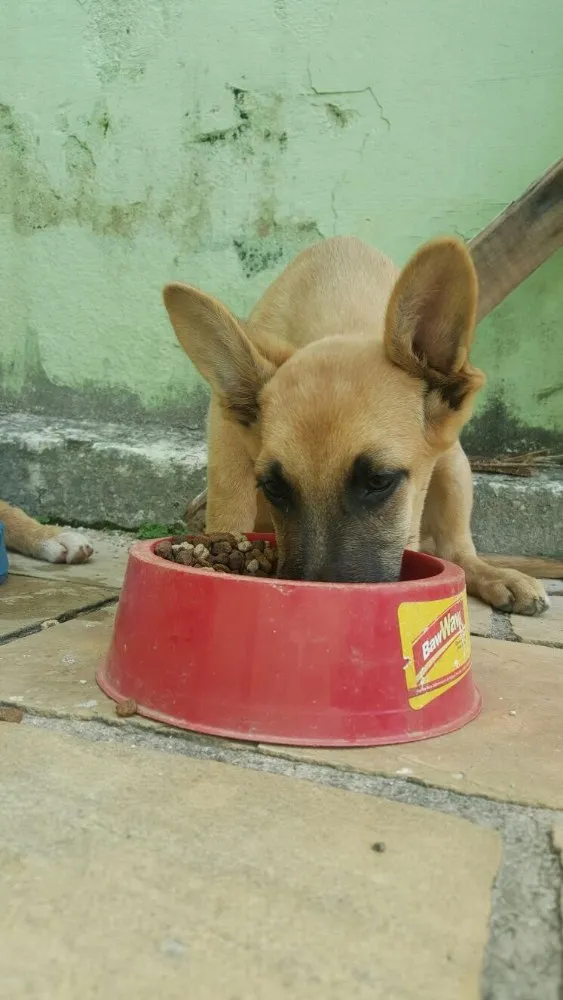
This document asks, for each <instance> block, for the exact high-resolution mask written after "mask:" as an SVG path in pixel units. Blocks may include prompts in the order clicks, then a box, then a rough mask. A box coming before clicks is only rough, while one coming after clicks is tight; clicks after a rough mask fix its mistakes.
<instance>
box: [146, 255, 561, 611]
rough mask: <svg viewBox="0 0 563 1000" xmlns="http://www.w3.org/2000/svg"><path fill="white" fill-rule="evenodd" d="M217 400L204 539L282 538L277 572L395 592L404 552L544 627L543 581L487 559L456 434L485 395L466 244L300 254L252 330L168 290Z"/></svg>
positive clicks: (189, 294) (263, 303)
mask: <svg viewBox="0 0 563 1000" xmlns="http://www.w3.org/2000/svg"><path fill="white" fill-rule="evenodd" d="M163 294H164V303H165V306H166V309H167V311H168V315H169V317H170V320H171V323H172V326H173V328H174V331H175V333H176V336H177V338H178V340H179V342H180V344H181V346H182V347H183V349H184V351H185V352H186V354H187V355H188V357H189V358H190V359H191V361H192V362H193V364H194V365H195V367H196V368H197V369H198V371H199V372H200V374H201V375H202V376H203V377H204V379H206V381H207V382H208V383H209V385H210V387H211V403H210V410H209V422H208V449H209V455H208V501H207V530H208V531H213V532H218V531H228V532H249V531H252V530H259V531H267V530H272V527H273V529H274V530H275V533H276V537H277V541H278V546H279V552H280V565H279V575H280V576H281V577H283V578H286V579H293V580H317V581H334V582H376V583H377V582H387V581H396V580H398V579H399V575H400V569H401V559H402V555H403V551H404V549H405V548H410V549H420V550H422V551H424V552H428V553H431V554H436V555H438V556H440V557H441V558H443V559H448V560H451V561H452V562H455V563H457V564H458V565H459V566H461V567H462V568H463V570H464V572H465V577H466V582H467V590H468V593H470V594H473V595H474V596H475V597H478V598H480V599H481V600H482V601H484V602H486V603H487V604H489V605H491V606H492V607H493V608H497V609H498V610H500V611H505V612H515V613H519V614H525V615H537V614H540V613H541V612H542V611H544V610H545V609H546V608H547V606H548V599H547V596H546V593H545V590H544V588H543V586H542V584H541V583H540V582H539V581H538V580H535V579H533V578H532V577H531V576H527V575H525V574H524V573H521V572H518V571H517V570H515V569H513V568H504V567H502V566H499V565H498V564H496V561H495V564H491V563H488V562H486V561H484V560H483V559H482V558H480V557H479V556H478V555H477V553H476V550H475V546H474V544H473V541H472V537H471V529H470V517H471V508H472V477H471V471H470V467H469V462H468V460H467V457H466V456H465V454H464V452H463V449H462V447H461V445H460V443H459V434H460V431H461V429H462V427H463V426H464V425H465V423H466V422H467V420H468V419H469V417H470V415H471V409H472V404H473V401H474V398H475V395H476V393H477V392H478V391H479V389H480V388H481V387H482V386H483V384H484V382H485V376H484V374H483V373H482V372H481V371H479V370H478V369H477V368H475V367H473V365H472V364H471V362H470V360H469V350H470V347H471V343H472V340H473V334H474V328H475V317H476V307H477V297H478V285H477V277H476V273H475V268H474V266H473V263H472V260H471V257H470V254H469V252H468V250H467V249H466V247H465V245H464V243H463V242H462V241H460V240H458V239H456V238H448V237H444V238H439V239H435V240H432V241H430V242H428V243H426V244H424V245H423V246H422V247H421V248H420V249H419V250H418V252H417V253H416V254H415V255H414V256H413V257H412V258H411V259H410V261H409V262H408V263H407V265H406V266H405V267H404V269H403V270H401V271H399V270H398V269H397V268H396V267H395V265H394V264H393V263H392V262H391V261H390V260H389V259H388V258H387V257H386V256H384V254H382V253H380V252H379V251H377V250H375V249H373V248H371V247H369V246H368V245H366V244H364V243H363V242H361V241H360V240H358V239H355V238H354V237H334V238H331V239H327V240H324V241H322V242H320V243H317V244H315V245H314V246H312V247H310V248H308V249H307V250H305V251H304V252H303V253H301V254H300V255H299V256H298V257H297V258H296V259H295V260H294V261H293V262H292V263H291V264H289V266H288V267H287V268H286V270H285V271H284V272H283V273H282V274H281V275H280V276H279V277H278V278H277V280H275V281H274V283H273V284H272V285H271V286H270V287H269V289H268V290H267V291H266V292H265V294H264V296H263V298H262V299H261V300H260V302H259V303H258V305H257V306H256V307H255V309H254V311H253V312H252V314H251V315H250V318H249V319H248V321H247V322H241V321H240V320H239V319H237V318H236V317H235V316H234V315H233V314H232V313H231V312H230V311H229V310H228V309H227V308H226V307H225V306H224V305H223V304H222V303H221V302H219V301H218V300H217V299H215V298H212V297H211V296H210V295H207V294H205V293H204V292H203V291H200V290H199V289H197V288H194V287H191V286H189V285H185V284H181V283H174V284H169V285H167V287H166V288H165V289H164V293H163Z"/></svg>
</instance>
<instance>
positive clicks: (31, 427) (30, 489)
mask: <svg viewBox="0 0 563 1000" xmlns="http://www.w3.org/2000/svg"><path fill="white" fill-rule="evenodd" d="M205 467H206V449H205V440H204V436H203V432H194V431H192V430H190V431H186V432H185V433H181V432H179V431H178V430H176V429H174V430H170V431H169V432H167V433H166V434H165V435H163V433H162V431H161V430H160V429H159V430H158V431H152V432H151V431H150V430H148V429H147V428H145V427H142V428H139V427H134V426H124V425H116V424H100V423H94V422H92V421H81V422H76V421H63V420H60V421H53V420H47V419H46V418H44V417H41V416H38V415H36V414H26V413H9V414H4V415H2V416H0V470H1V472H0V480H1V485H0V495H1V496H2V498H4V499H7V500H10V501H12V502H13V503H18V504H19V505H21V506H22V507H24V508H25V509H26V510H27V511H29V513H32V514H35V515H36V516H40V517H48V518H52V519H54V520H60V521H63V522H72V523H78V524H82V525H94V526H95V525H106V524H107V525H115V526H116V527H121V528H127V529H134V528H137V527H138V526H139V525H140V524H146V523H148V522H155V523H159V524H172V523H173V522H174V521H176V520H177V519H178V518H180V517H181V516H182V514H183V512H184V510H185V507H186V503H187V501H188V500H189V499H190V498H191V497H193V496H194V495H195V494H196V493H197V492H198V491H199V490H201V489H202V488H203V485H204V482H205ZM474 480H475V508H474V516H473V526H474V534H475V541H476V544H477V547H478V549H479V551H481V552H497V553H502V554H506V555H528V556H547V557H551V558H563V470H561V469H555V470H550V471H549V472H542V473H538V474H537V475H535V476H533V477H532V478H530V479H517V478H514V477H511V476H496V475H485V474H483V473H478V474H476V475H475V477H474Z"/></svg>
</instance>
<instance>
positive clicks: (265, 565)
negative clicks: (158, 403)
mask: <svg viewBox="0 0 563 1000" xmlns="http://www.w3.org/2000/svg"><path fill="white" fill-rule="evenodd" d="M256 562H257V563H258V565H259V567H260V569H261V570H262V571H263V572H264V573H265V574H266V576H269V575H270V573H271V572H272V564H271V562H270V560H269V559H266V556H263V555H262V553H260V556H257V557H256Z"/></svg>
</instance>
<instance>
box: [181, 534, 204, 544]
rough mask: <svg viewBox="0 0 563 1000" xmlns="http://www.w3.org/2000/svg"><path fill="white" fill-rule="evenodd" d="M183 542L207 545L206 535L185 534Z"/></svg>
mask: <svg viewBox="0 0 563 1000" xmlns="http://www.w3.org/2000/svg"><path fill="white" fill-rule="evenodd" d="M184 541H185V542H191V543H192V545H194V546H197V545H205V546H207V542H208V538H207V535H186V537H185V538H184Z"/></svg>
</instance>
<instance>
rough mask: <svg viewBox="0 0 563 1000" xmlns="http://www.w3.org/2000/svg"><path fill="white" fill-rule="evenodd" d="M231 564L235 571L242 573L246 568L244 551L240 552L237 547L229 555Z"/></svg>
mask: <svg viewBox="0 0 563 1000" xmlns="http://www.w3.org/2000/svg"><path fill="white" fill-rule="evenodd" d="M229 566H230V567H231V569H232V571H233V573H242V571H243V569H244V556H243V554H242V552H238V551H237V550H236V549H235V551H234V552H231V554H230V556H229Z"/></svg>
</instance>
